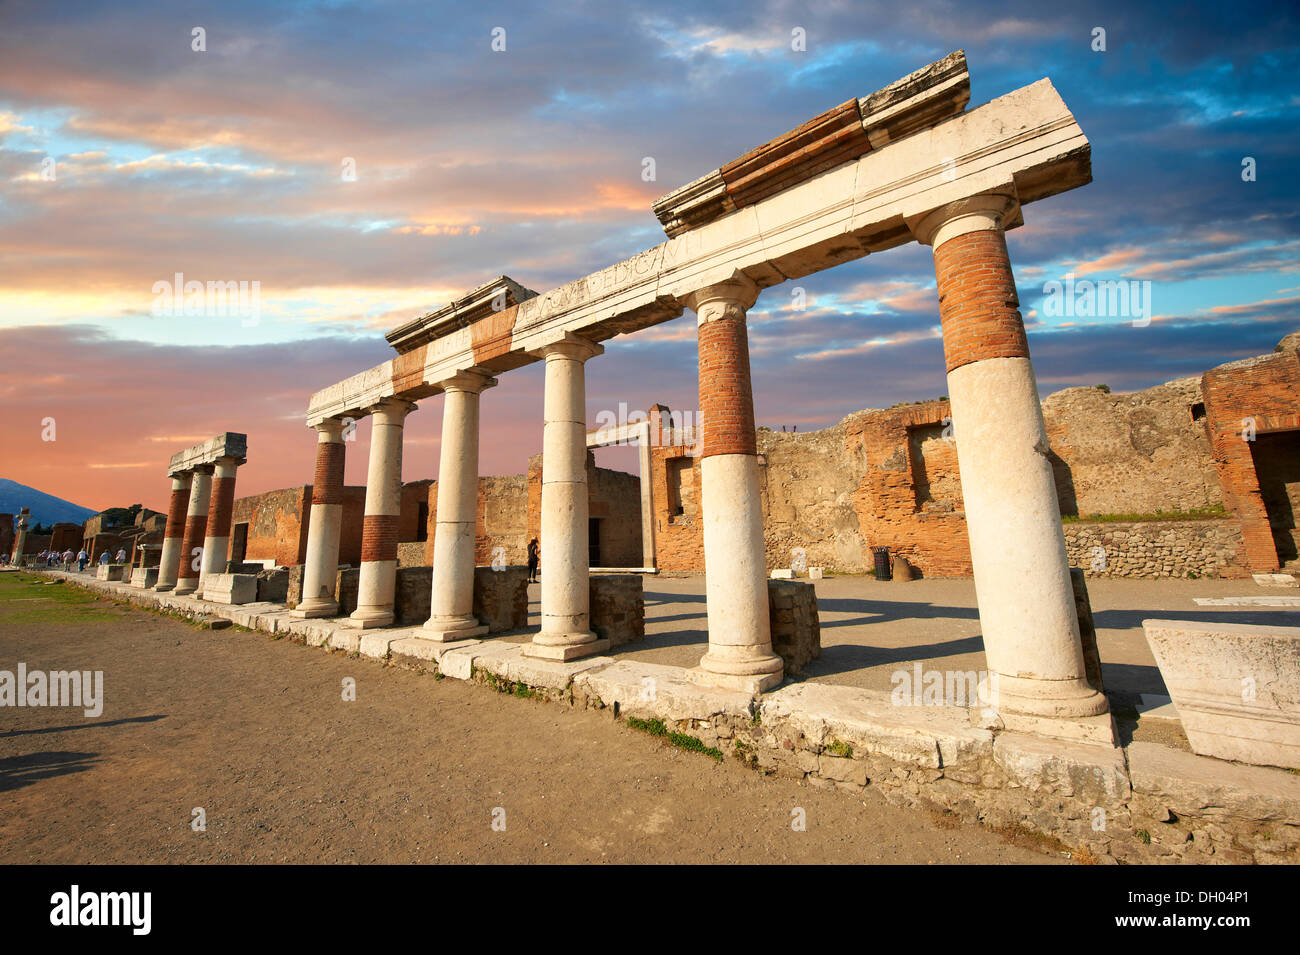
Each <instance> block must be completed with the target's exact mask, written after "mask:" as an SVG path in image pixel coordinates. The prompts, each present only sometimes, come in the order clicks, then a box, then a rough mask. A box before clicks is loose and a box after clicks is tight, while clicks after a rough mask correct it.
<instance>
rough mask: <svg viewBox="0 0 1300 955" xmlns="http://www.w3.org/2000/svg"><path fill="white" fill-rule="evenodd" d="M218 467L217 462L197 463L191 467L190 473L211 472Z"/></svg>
mask: <svg viewBox="0 0 1300 955" xmlns="http://www.w3.org/2000/svg"><path fill="white" fill-rule="evenodd" d="M216 469H217V466H216V465H215V464H196V465H194V467H192V468H190V473H191V474H194V475H199V474H211V473H212V472H213V471H215V470H216Z"/></svg>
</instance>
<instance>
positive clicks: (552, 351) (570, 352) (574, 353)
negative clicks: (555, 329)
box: [529, 332, 605, 362]
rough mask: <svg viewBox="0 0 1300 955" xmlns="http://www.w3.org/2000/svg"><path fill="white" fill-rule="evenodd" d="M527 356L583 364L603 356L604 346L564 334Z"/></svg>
mask: <svg viewBox="0 0 1300 955" xmlns="http://www.w3.org/2000/svg"><path fill="white" fill-rule="evenodd" d="M529 354H530V355H535V356H537V357H538V358H546V359H551V358H569V359H572V360H573V361H582V362H585V361H586V360H587V359H588V358H595V357H596V356H597V355H603V354H605V346H604V345H601V344H598V343H596V342H593V341H592V340H591V339H590V338H584V337H583V336H581V335H575V334H574V333H573V332H565V333H564V337H563V338H560V339H559V340H557V341H553V342H549V343H547V344H545V345H542V346H541V347H540V348H535V349H532V350H531V351H530V352H529Z"/></svg>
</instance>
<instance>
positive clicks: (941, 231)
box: [913, 195, 1107, 738]
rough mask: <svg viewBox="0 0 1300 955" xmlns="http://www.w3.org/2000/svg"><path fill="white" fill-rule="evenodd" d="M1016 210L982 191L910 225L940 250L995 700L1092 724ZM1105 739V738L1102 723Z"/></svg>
mask: <svg viewBox="0 0 1300 955" xmlns="http://www.w3.org/2000/svg"><path fill="white" fill-rule="evenodd" d="M1017 213H1018V209H1017V204H1016V202H1015V200H1014V198H1012V197H1011V196H1003V195H981V196H975V197H972V198H969V199H965V200H962V201H959V202H953V203H950V204H948V205H945V206H943V207H941V208H939V209H936V210H934V211H933V212H931V213H929V214H928V215H926V216H925V217H924V218H922V219H920V221H919V222H918V223H917V224H915V225H914V226H913V229H914V231H915V233H916V236H917V238H918V239H919V240H920V241H921V242H922V243H925V244H928V245H931V246H933V248H934V267H935V274H936V276H937V279H938V287H939V316H940V320H941V321H942V324H943V350H944V357H945V359H946V362H947V366H948V396H949V400H950V401H951V403H952V420H953V433H954V436H955V438H956V441H957V464H958V468H959V470H960V472H961V489H962V497H963V499H964V501H965V511H966V531H967V534H968V536H969V537H970V551H971V564H972V566H973V570H974V577H975V592H976V597H977V599H978V601H979V615H980V627H981V630H982V632H983V637H984V652H985V656H986V657H987V660H988V667H989V670H990V673H991V674H993V675H996V680H997V682H996V686H995V687H993V690H994V691H995V694H996V697H995V701H994V705H995V707H996V709H997V710H998V711H999V712H1000V713H1002V714H1004V715H1005V714H1025V715H1028V716H1030V717H1058V718H1078V717H1091V716H1095V715H1098V714H1103V713H1106V712H1107V704H1106V698H1105V696H1103V695H1102V694H1100V693H1098V692H1097V691H1096V690H1094V689H1093V688H1092V687H1091V686H1090V685H1089V684H1088V682H1087V679H1086V675H1085V674H1086V671H1085V669H1084V659H1083V649H1082V645H1081V643H1080V640H1079V621H1078V615H1077V612H1076V610H1075V604H1074V596H1073V590H1072V589H1071V586H1070V570H1069V560H1068V558H1067V556H1066V550H1065V536H1064V533H1063V532H1062V529H1061V511H1060V507H1059V506H1058V503H1057V498H1056V486H1055V482H1054V481H1053V478H1052V465H1051V461H1050V460H1049V458H1048V453H1049V448H1048V443H1047V432H1046V428H1045V427H1044V424H1043V411H1042V405H1041V404H1040V402H1039V398H1038V385H1037V382H1036V381H1035V379H1034V370H1033V367H1032V366H1031V365H1030V361H1029V345H1028V341H1027V339H1026V337H1025V326H1024V322H1023V320H1022V319H1021V317H1020V311H1019V304H1020V303H1019V300H1018V298H1017V295H1016V283H1015V277H1014V275H1013V274H1012V271H1011V262H1010V260H1009V258H1008V256H1007V243H1006V236H1005V234H1004V231H1003V230H1004V225H1005V224H1006V223H1007V222H1010V221H1013V219H1014V217H1015V216H1016V214H1017ZM1008 725H1010V724H1008ZM1098 732H1099V733H1100V734H1101V736H1102V737H1103V738H1104V736H1105V735H1106V730H1105V727H1102V728H1101V729H1100V730H1098ZM1071 735H1073V734H1071Z"/></svg>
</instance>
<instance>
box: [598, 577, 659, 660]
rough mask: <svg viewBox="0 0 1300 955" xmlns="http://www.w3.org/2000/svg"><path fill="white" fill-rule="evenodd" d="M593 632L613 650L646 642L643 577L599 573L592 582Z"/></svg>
mask: <svg viewBox="0 0 1300 955" xmlns="http://www.w3.org/2000/svg"><path fill="white" fill-rule="evenodd" d="M589 597H590V601H591V603H590V607H591V629H592V632H593V633H595V634H596V636H597V637H599V638H601V639H602V640H608V641H609V645H610V647H617V646H621V645H622V644H625V643H637V642H639V641H641V640H644V639H645V594H644V591H643V588H642V585H641V575H640V574H598V575H593V576H592V577H591V583H590V594H589Z"/></svg>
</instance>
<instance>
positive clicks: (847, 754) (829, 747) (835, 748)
mask: <svg viewBox="0 0 1300 955" xmlns="http://www.w3.org/2000/svg"><path fill="white" fill-rule="evenodd" d="M822 751H823V752H826V753H830V754H831V755H832V756H843V757H844V758H845V759H852V758H853V747H852V746H850V745H849V744H848V743H846V742H844V740H842V739H833V740H831V741H830V742H829V743H827V744H826V745H825V746H823V747H822Z"/></svg>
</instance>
